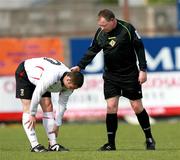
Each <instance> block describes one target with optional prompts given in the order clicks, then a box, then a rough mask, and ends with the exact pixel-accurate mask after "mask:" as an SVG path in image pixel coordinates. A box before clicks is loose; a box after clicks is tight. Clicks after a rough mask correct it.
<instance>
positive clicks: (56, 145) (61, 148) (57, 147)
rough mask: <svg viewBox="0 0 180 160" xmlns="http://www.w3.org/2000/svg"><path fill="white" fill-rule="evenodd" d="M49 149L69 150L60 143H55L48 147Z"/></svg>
mask: <svg viewBox="0 0 180 160" xmlns="http://www.w3.org/2000/svg"><path fill="white" fill-rule="evenodd" d="M48 151H54V152H56V151H58V152H68V151H69V149H67V148H65V147H63V146H62V145H60V144H54V145H52V146H49V147H48Z"/></svg>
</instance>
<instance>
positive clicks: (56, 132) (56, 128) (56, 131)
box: [49, 124, 59, 137]
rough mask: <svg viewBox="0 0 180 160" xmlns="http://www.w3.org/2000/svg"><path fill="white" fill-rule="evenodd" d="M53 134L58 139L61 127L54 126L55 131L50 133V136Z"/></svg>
mask: <svg viewBox="0 0 180 160" xmlns="http://www.w3.org/2000/svg"><path fill="white" fill-rule="evenodd" d="M51 133H55V135H56V137H57V136H58V133H59V126H57V125H56V124H55V125H54V128H53V131H52V132H49V134H51Z"/></svg>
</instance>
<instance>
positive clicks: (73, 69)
mask: <svg viewBox="0 0 180 160" xmlns="http://www.w3.org/2000/svg"><path fill="white" fill-rule="evenodd" d="M80 70H81V68H80V67H79V66H74V67H72V68H71V71H72V72H73V71H74V72H80Z"/></svg>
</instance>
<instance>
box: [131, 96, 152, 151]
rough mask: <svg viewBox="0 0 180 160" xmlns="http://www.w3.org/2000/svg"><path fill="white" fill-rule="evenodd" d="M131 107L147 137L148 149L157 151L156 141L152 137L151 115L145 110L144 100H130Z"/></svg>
mask: <svg viewBox="0 0 180 160" xmlns="http://www.w3.org/2000/svg"><path fill="white" fill-rule="evenodd" d="M130 103H131V106H132V108H133V110H134V112H135V113H136V116H137V119H138V121H139V124H140V126H141V128H142V130H143V132H144V134H145V137H146V149H148V150H154V149H155V141H154V139H153V137H152V133H151V126H150V121H149V115H148V114H147V112H146V110H145V109H144V108H143V105H142V100H141V99H137V100H130Z"/></svg>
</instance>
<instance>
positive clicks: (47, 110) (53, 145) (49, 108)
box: [40, 92, 69, 151]
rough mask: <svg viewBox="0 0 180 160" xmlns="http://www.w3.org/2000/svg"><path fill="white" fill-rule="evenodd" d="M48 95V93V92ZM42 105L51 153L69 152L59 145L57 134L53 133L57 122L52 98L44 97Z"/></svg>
mask: <svg viewBox="0 0 180 160" xmlns="http://www.w3.org/2000/svg"><path fill="white" fill-rule="evenodd" d="M47 93H48V92H47ZM40 105H41V107H42V110H43V126H44V128H45V130H46V134H47V137H48V141H49V148H48V150H49V151H69V150H68V149H66V148H65V147H63V146H62V145H60V144H57V141H56V134H55V132H53V129H54V127H55V120H54V114H53V105H52V102H51V97H42V98H41V101H40Z"/></svg>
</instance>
